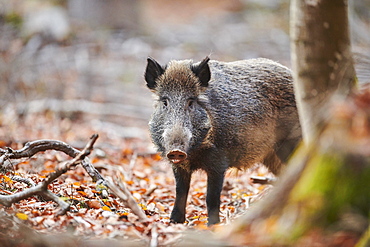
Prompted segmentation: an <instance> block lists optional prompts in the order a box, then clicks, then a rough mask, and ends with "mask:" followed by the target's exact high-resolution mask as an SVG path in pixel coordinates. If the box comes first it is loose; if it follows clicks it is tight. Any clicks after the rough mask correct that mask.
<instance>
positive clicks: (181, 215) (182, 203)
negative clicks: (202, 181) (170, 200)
mask: <svg viewBox="0 0 370 247" xmlns="http://www.w3.org/2000/svg"><path fill="white" fill-rule="evenodd" d="M173 173H174V175H175V180H176V200H175V205H174V207H173V209H172V213H171V217H170V220H171V222H173V223H184V222H185V208H186V200H187V198H188V192H189V187H190V179H191V172H190V171H187V170H184V169H182V168H180V167H173Z"/></svg>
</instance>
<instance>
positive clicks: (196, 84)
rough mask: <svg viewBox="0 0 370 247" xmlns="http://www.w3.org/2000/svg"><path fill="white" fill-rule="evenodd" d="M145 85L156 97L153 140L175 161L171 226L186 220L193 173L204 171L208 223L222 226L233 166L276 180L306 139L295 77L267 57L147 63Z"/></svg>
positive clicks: (151, 127)
mask: <svg viewBox="0 0 370 247" xmlns="http://www.w3.org/2000/svg"><path fill="white" fill-rule="evenodd" d="M145 79H146V82H147V86H148V88H149V89H151V90H152V92H153V93H154V94H155V96H156V103H155V107H154V112H153V114H152V118H151V120H150V123H149V129H150V133H151V137H152V140H153V142H154V144H155V145H156V146H157V148H158V151H159V152H161V154H162V156H163V157H164V158H166V159H168V160H169V161H170V162H171V163H172V168H173V172H174V175H175V179H176V200H175V205H174V208H173V211H172V213H171V221H172V222H178V223H182V222H184V221H185V207H186V200H187V196H188V191H189V185H190V179H191V174H192V172H193V171H195V170H197V169H202V170H204V171H205V172H206V173H207V182H208V185H207V198H206V203H207V210H208V223H209V224H215V223H218V222H219V208H220V193H221V190H222V185H223V180H224V174H225V171H226V170H227V169H228V168H229V167H238V168H241V167H248V166H250V165H253V164H255V163H258V162H261V163H263V164H265V165H266V166H267V167H268V168H269V169H270V170H271V171H272V172H273V173H275V174H277V173H278V172H279V171H280V168H281V166H282V164H283V163H284V162H286V160H287V159H288V157H289V155H290V154H291V152H292V151H293V150H294V148H295V147H296V145H297V143H298V142H299V140H300V139H301V128H300V124H299V120H298V113H297V109H296V104H295V99H294V93H293V85H292V76H291V72H290V70H289V69H288V68H286V67H284V66H283V65H281V64H279V63H276V62H273V61H271V60H268V59H262V58H259V59H250V60H243V61H236V62H229V63H227V62H220V61H215V60H209V58H208V57H206V58H205V59H204V60H203V61H201V62H199V63H193V61H191V60H181V61H171V62H170V63H168V64H167V65H166V66H165V67H163V66H161V65H159V64H158V63H157V62H156V61H155V60H154V59H152V58H149V59H148V65H147V68H146V72H145Z"/></svg>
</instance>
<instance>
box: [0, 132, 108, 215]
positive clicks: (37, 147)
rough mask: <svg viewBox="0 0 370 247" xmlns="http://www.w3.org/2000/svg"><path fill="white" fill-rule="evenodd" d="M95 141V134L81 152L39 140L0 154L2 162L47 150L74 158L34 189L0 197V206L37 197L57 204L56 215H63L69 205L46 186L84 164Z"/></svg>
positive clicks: (60, 143) (62, 144)
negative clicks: (58, 207) (57, 210)
mask: <svg viewBox="0 0 370 247" xmlns="http://www.w3.org/2000/svg"><path fill="white" fill-rule="evenodd" d="M97 139H98V135H97V134H95V135H93V136H92V137H91V138H90V141H89V142H88V143H87V144H86V146H85V148H84V149H83V150H82V151H81V152H79V151H78V150H76V149H74V148H72V147H71V146H69V145H68V144H66V143H63V142H60V141H52V140H49V141H47V140H41V141H35V142H29V143H27V144H26V145H25V147H24V148H22V149H20V150H11V149H8V150H7V151H6V152H5V153H3V154H2V156H1V157H0V161H3V160H5V159H17V158H23V157H31V156H33V155H34V154H36V153H37V152H41V151H45V150H48V149H55V150H58V151H62V152H64V153H66V154H68V155H70V156H73V157H74V158H73V159H72V160H70V161H68V162H66V163H65V164H64V165H63V167H61V168H60V169H57V170H56V171H55V172H53V173H51V174H50V175H49V176H48V177H47V178H46V179H45V180H44V181H43V182H42V183H40V184H38V185H36V186H34V187H31V188H28V189H26V190H24V191H22V192H19V193H16V194H13V195H6V196H4V195H0V204H3V205H4V206H8V207H9V206H11V205H12V204H13V203H15V202H18V201H20V200H22V199H26V198H28V197H30V196H33V195H39V196H42V197H43V198H45V199H48V200H52V201H54V202H56V203H58V205H59V206H60V208H61V210H60V212H58V214H64V213H65V212H66V211H67V210H68V209H69V204H68V203H66V202H64V201H63V200H61V199H59V197H57V196H56V195H54V194H53V193H51V192H50V191H49V190H48V185H49V184H51V183H52V182H53V181H54V180H55V179H57V178H58V177H59V176H61V175H62V174H64V173H65V172H67V171H68V170H69V169H71V168H72V167H74V166H76V165H78V164H81V163H82V162H84V160H85V158H86V157H87V155H89V154H90V153H91V151H92V149H93V145H94V143H95V141H96V140H97ZM1 151H3V150H1ZM0 164H1V163H0ZM99 176H100V174H99ZM100 177H101V176H100Z"/></svg>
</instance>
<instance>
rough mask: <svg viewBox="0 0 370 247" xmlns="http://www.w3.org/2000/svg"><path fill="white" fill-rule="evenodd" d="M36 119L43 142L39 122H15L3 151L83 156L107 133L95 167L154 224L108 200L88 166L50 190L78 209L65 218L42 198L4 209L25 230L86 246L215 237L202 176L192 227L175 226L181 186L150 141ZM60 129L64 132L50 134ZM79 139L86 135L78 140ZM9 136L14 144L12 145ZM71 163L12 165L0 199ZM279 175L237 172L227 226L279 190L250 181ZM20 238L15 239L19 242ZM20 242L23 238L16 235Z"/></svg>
mask: <svg viewBox="0 0 370 247" xmlns="http://www.w3.org/2000/svg"><path fill="white" fill-rule="evenodd" d="M27 118H28V120H30V119H32V118H34V121H37V122H38V124H39V126H42V127H40V128H39V131H37V134H35V132H34V131H32V127H33V126H32V125H31V124H28V123H32V121H22V122H21V121H17V122H12V126H8V125H2V126H1V127H0V136H1V137H2V140H0V144H1V148H4V147H5V146H9V147H11V148H13V149H17V148H21V147H22V146H23V144H24V143H25V142H26V141H33V140H37V139H57V140H61V141H64V142H67V143H69V144H70V145H72V146H75V147H76V148H81V147H82V146H81V145H82V144H81V143H82V141H83V140H84V139H87V137H88V136H89V135H91V134H92V133H95V132H97V133H99V135H100V138H99V139H98V142H97V143H96V145H95V149H94V151H93V153H92V154H91V155H90V156H89V158H90V160H91V162H92V163H93V165H94V166H95V168H96V169H98V171H99V172H100V173H101V175H102V176H103V177H104V178H107V177H111V178H112V179H113V180H114V181H118V180H119V181H122V182H123V183H124V184H125V186H126V187H127V189H128V190H129V191H130V192H131V194H132V196H133V197H134V198H135V200H136V202H137V204H138V205H139V206H140V207H141V208H142V209H143V211H144V212H145V214H146V216H147V221H145V222H141V221H138V217H137V216H136V215H135V214H133V213H132V212H131V210H130V209H129V208H127V207H125V205H124V204H123V203H122V202H121V201H120V200H119V199H118V198H117V197H115V196H114V195H113V194H109V196H108V197H107V198H103V197H102V196H101V194H100V191H99V188H98V187H97V185H96V183H94V182H93V181H92V179H91V177H89V176H88V174H87V173H86V172H85V170H84V169H83V168H82V167H81V166H77V167H75V168H74V169H73V170H70V171H68V172H67V173H65V174H64V175H62V176H61V177H59V178H58V179H57V180H55V181H54V182H53V183H52V184H51V185H49V190H50V191H51V192H53V193H54V194H56V195H57V196H58V197H59V198H61V199H62V200H64V201H66V202H68V203H69V204H70V205H71V207H70V211H68V212H67V213H66V214H65V215H62V216H58V215H57V213H56V212H57V211H58V208H57V207H58V206H57V204H56V203H54V202H51V201H45V200H44V199H43V198H39V197H37V196H34V197H30V198H27V199H24V200H22V201H20V202H19V203H15V204H13V205H12V206H11V207H5V206H2V205H0V212H5V213H6V214H7V215H9V216H14V217H16V218H17V219H19V220H20V221H21V222H22V223H23V224H25V225H27V226H28V227H30V228H32V229H33V230H35V231H36V232H38V233H44V234H57V233H69V234H72V235H74V236H77V237H78V238H83V239H96V240H97V239H107V238H108V239H118V240H120V239H124V240H133V241H138V242H139V243H145V245H148V244H150V245H151V246H156V245H173V244H176V243H178V242H179V241H180V239H181V237H182V236H183V233H184V231H186V230H189V229H193V230H197V231H203V230H212V228H208V227H207V214H206V203H205V198H206V186H207V183H206V174H205V173H204V172H202V171H198V172H195V173H194V174H193V176H192V183H191V188H190V191H189V197H188V205H187V208H186V212H187V214H186V216H187V220H186V223H185V224H172V223H170V219H169V215H170V213H171V210H172V207H173V205H174V200H175V183H174V177H173V174H172V170H171V166H170V165H169V164H167V163H166V162H165V161H162V160H161V158H160V156H159V155H158V154H157V153H155V151H153V150H154V149H153V147H152V144H151V143H150V141H149V139H145V140H144V139H125V138H122V137H121V136H120V135H118V134H117V135H114V134H112V133H113V132H112V131H111V130H110V131H108V130H107V131H104V130H102V129H99V130H96V129H93V128H92V127H89V124H88V123H86V122H83V121H81V122H73V123H72V124H71V125H69V126H70V127H69V128H67V129H63V126H55V123H59V124H60V125H63V123H65V121H63V120H60V121H49V120H50V113H48V114H47V115H44V114H35V115H31V116H27ZM50 125H53V129H54V130H55V129H57V130H58V131H56V132H52V133H51V132H50V129H52V127H51V126H50ZM9 127H11V129H13V130H15V132H14V135H9V133H6V134H5V131H6V129H9ZM77 133H78V134H77ZM9 136H12V138H10V137H9ZM67 159H68V157H67V156H66V155H64V154H62V153H60V152H57V151H53V150H51V151H46V152H44V153H38V154H37V155H35V156H34V157H32V158H30V159H22V160H20V161H18V162H14V161H12V164H11V165H12V168H13V169H12V171H7V172H6V173H3V172H2V173H0V194H1V195H9V194H14V193H17V192H19V191H22V190H24V189H26V188H28V187H29V186H30V185H29V184H26V183H23V182H18V181H13V180H12V179H11V178H12V176H13V175H17V176H20V177H22V178H26V179H28V180H30V181H32V182H33V183H34V184H38V183H39V182H41V181H43V180H44V179H45V178H46V177H47V175H48V174H49V173H51V172H53V171H55V169H56V168H57V167H58V165H59V164H60V163H61V162H65V161H66V160H67ZM252 175H253V176H267V177H272V176H273V175H272V174H270V173H268V170H267V169H266V168H265V167H263V166H255V167H253V168H250V169H246V170H245V171H236V170H230V171H229V172H228V173H227V174H226V177H225V182H224V187H223V191H222V194H221V213H220V217H221V225H224V224H229V223H230V222H231V221H233V219H235V218H236V217H238V216H240V215H241V214H243V213H244V212H245V211H246V210H248V208H249V207H250V205H251V204H253V202H254V201H255V200H258V199H259V198H260V197H261V196H263V195H264V194H266V193H267V192H268V191H269V190H270V188H271V187H272V186H271V185H260V184H253V183H251V181H250V176H252ZM11 231H12V228H8V229H6V228H4V227H3V226H2V225H0V232H5V233H7V234H11ZM11 235H12V234H11ZM13 235H14V236H16V234H14V233H13Z"/></svg>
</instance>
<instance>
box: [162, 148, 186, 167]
mask: <svg viewBox="0 0 370 247" xmlns="http://www.w3.org/2000/svg"><path fill="white" fill-rule="evenodd" d="M187 156H188V155H187V154H186V153H185V152H183V151H181V150H178V149H175V150H172V151H170V152H168V153H167V158H168V159H169V160H170V161H171V162H172V163H174V164H178V163H181V162H183V161H184V160H185V159H186V157H187Z"/></svg>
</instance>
